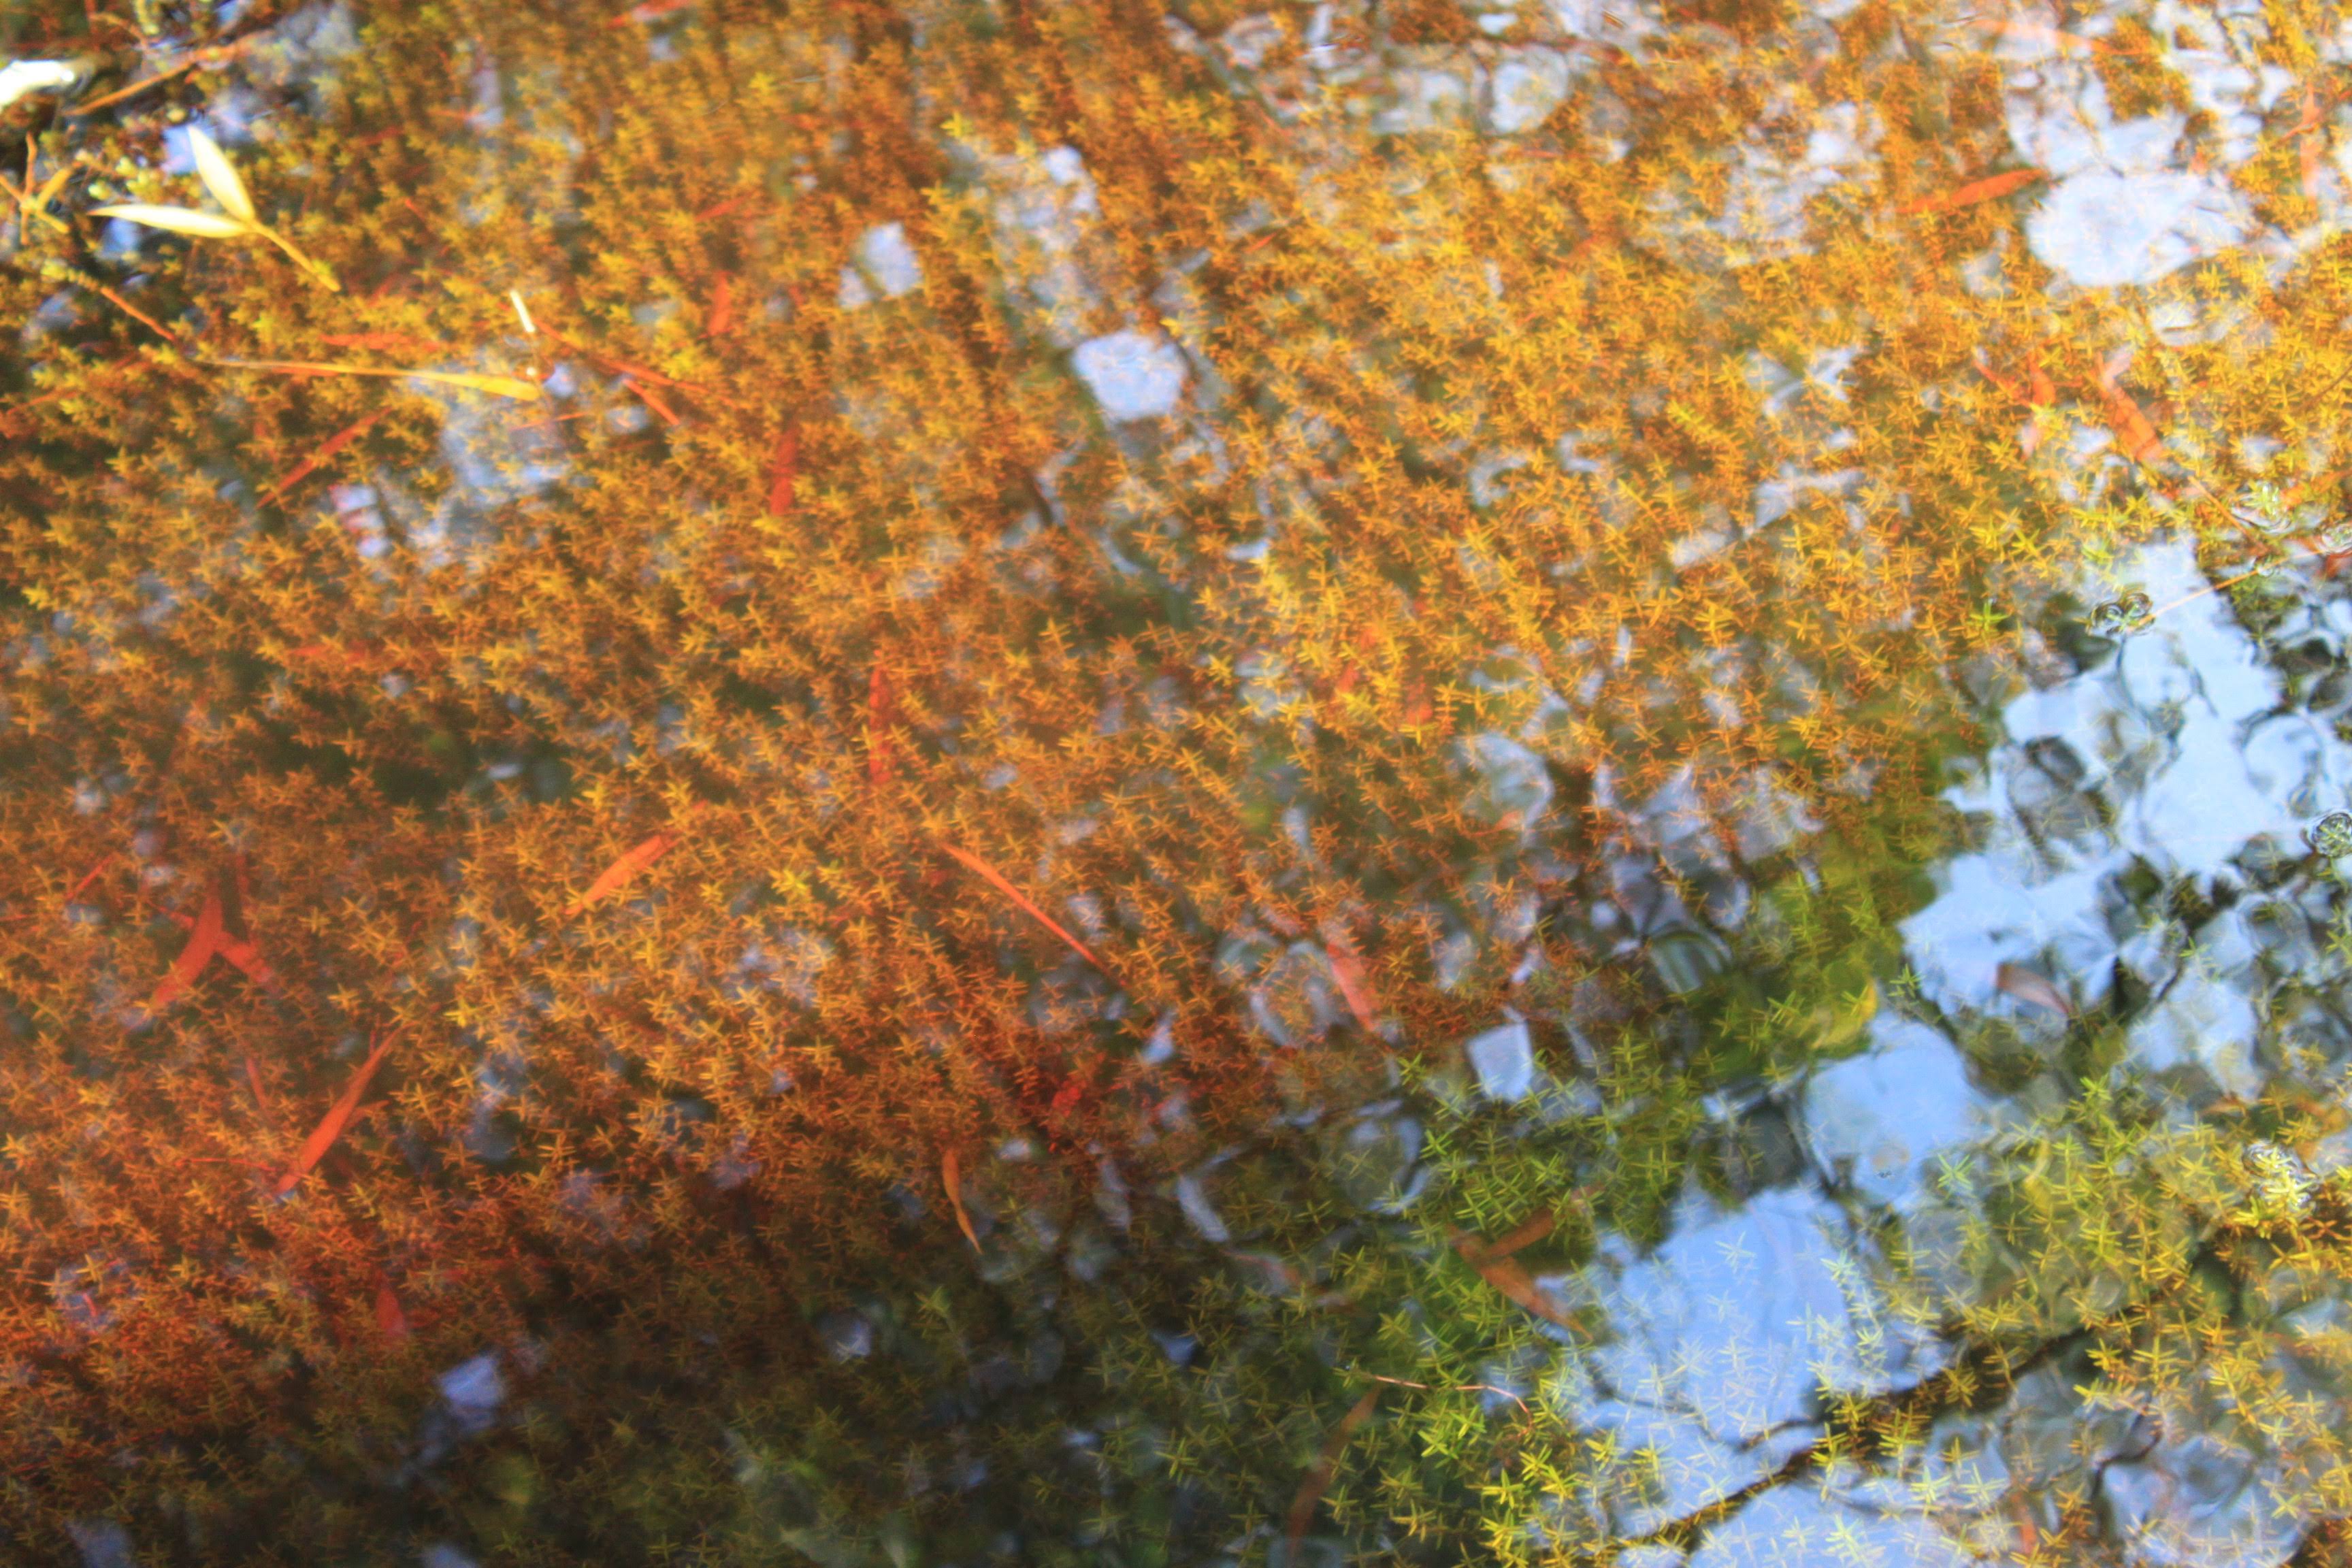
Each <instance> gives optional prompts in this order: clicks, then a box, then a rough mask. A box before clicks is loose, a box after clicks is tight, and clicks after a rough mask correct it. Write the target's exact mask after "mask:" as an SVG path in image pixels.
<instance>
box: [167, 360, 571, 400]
mask: <svg viewBox="0 0 2352 1568" xmlns="http://www.w3.org/2000/svg"><path fill="white" fill-rule="evenodd" d="M206 363H211V364H220V365H227V366H229V367H230V368H231V369H234V370H271V371H278V372H279V373H281V374H289V375H388V376H393V377H396V378H405V377H410V376H414V377H415V379H417V380H418V381H430V382H437V383H439V384H442V385H444V386H462V387H465V388H467V390H468V391H472V392H488V393H494V394H496V395H498V396H500V397H511V398H514V399H516V400H517V401H519V402H525V403H528V402H530V401H532V400H534V399H536V398H540V397H543V396H545V395H546V394H544V393H543V392H541V390H540V388H539V385H538V384H537V383H535V382H529V381H521V380H519V379H517V378H516V377H514V376H511V375H473V374H467V373H466V372H463V371H443V370H398V369H394V368H393V367H390V366H386V365H372V364H314V363H311V362H310V361H308V360H290V359H289V360H278V359H216V360H210V361H207V362H206Z"/></svg>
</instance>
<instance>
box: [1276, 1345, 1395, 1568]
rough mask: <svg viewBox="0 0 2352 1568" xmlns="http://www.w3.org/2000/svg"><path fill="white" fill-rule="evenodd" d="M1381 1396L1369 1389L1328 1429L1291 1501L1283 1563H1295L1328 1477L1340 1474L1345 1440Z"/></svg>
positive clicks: (1363, 1421) (1370, 1411)
mask: <svg viewBox="0 0 2352 1568" xmlns="http://www.w3.org/2000/svg"><path fill="white" fill-rule="evenodd" d="M1380 1397H1381V1391H1380V1389H1379V1388H1378V1387H1377V1386H1375V1387H1373V1388H1371V1389H1370V1390H1368V1391H1367V1392H1366V1393H1365V1394H1364V1396H1363V1397H1362V1398H1361V1399H1359V1400H1357V1401H1356V1403H1355V1404H1353V1405H1349V1407H1348V1413H1347V1414H1346V1415H1342V1416H1340V1417H1339V1425H1338V1426H1334V1427H1333V1428H1331V1435H1330V1436H1328V1437H1326V1438H1324V1439H1323V1452H1322V1453H1321V1454H1320V1455H1318V1457H1317V1458H1316V1460H1315V1463H1314V1465H1313V1466H1312V1467H1310V1468H1308V1470H1307V1479H1304V1480H1302V1481H1300V1482H1299V1483H1298V1495H1297V1496H1296V1497H1294V1498H1292V1499H1291V1500H1290V1519H1289V1521H1288V1529H1287V1531H1286V1539H1287V1541H1288V1543H1289V1550H1288V1551H1287V1552H1285V1553H1284V1554H1283V1559H1282V1560H1283V1561H1284V1562H1285V1563H1296V1562H1297V1561H1298V1543H1299V1542H1302V1541H1304V1540H1306V1539H1307V1526H1308V1525H1309V1524H1311V1523H1313V1522H1314V1520H1315V1505H1316V1504H1317V1503H1318V1502H1321V1501H1322V1500H1323V1494H1324V1493H1325V1492H1327V1491H1328V1490H1329V1489H1330V1488H1331V1478H1332V1477H1333V1476H1334V1475H1336V1474H1338V1473H1339V1456H1340V1454H1341V1453H1343V1452H1344V1451H1346V1449H1347V1447H1348V1439H1349V1438H1350V1437H1352V1436H1355V1435H1356V1428H1357V1427H1359V1426H1362V1425H1363V1424H1364V1423H1365V1422H1367V1421H1369V1420H1370V1419H1371V1418H1372V1406H1373V1405H1377V1404H1378V1403H1379V1402H1380Z"/></svg>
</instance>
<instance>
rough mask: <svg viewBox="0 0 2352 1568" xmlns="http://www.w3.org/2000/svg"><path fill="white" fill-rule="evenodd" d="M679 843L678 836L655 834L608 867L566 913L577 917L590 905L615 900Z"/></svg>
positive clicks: (573, 902) (673, 834) (574, 901)
mask: <svg viewBox="0 0 2352 1568" xmlns="http://www.w3.org/2000/svg"><path fill="white" fill-rule="evenodd" d="M676 843H677V834H675V833H656V834H655V835H654V836H653V837H651V838H648V839H646V841H645V842H644V843H642V844H640V845H638V846H637V847H635V848H634V849H632V850H630V851H628V852H627V853H626V854H625V855H623V856H622V857H621V858H619V859H617V860H615V861H614V862H613V863H612V864H611V865H609V866H607V867H605V868H604V871H603V872H602V873H601V874H600V875H599V876H598V877H597V879H595V880H594V881H593V882H591V883H589V884H588V890H587V891H586V892H584V893H583V894H581V895H580V897H579V898H578V899H576V900H573V901H572V907H571V908H570V909H568V910H564V911H563V912H564V913H565V914H567V915H576V914H578V913H579V912H580V911H581V910H584V909H586V908H587V907H588V906H589V905H591V904H593V903H598V902H601V901H602V900H605V899H609V898H611V897H612V896H613V895H614V893H616V892H619V891H620V890H621V889H623V888H624V887H626V886H627V885H628V883H629V880H630V879H631V878H633V877H635V875H636V874H637V873H638V872H640V871H642V870H644V869H645V868H646V867H648V866H650V865H652V864H653V863H654V862H655V861H656V860H658V859H660V858H662V857H663V856H664V855H667V854H668V853H669V850H670V847H671V846H672V845H674V844H676Z"/></svg>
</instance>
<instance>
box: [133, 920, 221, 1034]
mask: <svg viewBox="0 0 2352 1568" xmlns="http://www.w3.org/2000/svg"><path fill="white" fill-rule="evenodd" d="M222 934H223V932H222V930H221V901H220V894H219V893H217V892H211V891H208V892H206V893H205V903H204V908H203V909H202V910H200V911H198V913H197V915H196V918H195V919H194V921H191V922H189V927H188V945H187V946H185V947H184V948H182V949H181V950H180V956H179V957H177V958H175V959H173V961H172V967H171V970H170V972H169V973H166V974H165V975H164V976H163V983H162V984H159V985H157V986H156V987H155V994H153V995H152V996H150V997H149V998H148V999H147V1010H148V1011H149V1012H151V1013H152V1012H153V1011H154V1010H155V1009H157V1008H158V1007H161V1006H163V1004H165V1003H166V1002H169V1001H171V1000H172V998H173V997H174V996H177V995H179V994H180V993H182V992H183V991H185V990H186V989H187V988H188V987H189V986H191V985H193V984H195V979H196V976H197V975H199V974H202V973H204V972H205V964H207V963H211V962H212V961H213V954H214V953H215V952H218V951H220V943H221V937H222Z"/></svg>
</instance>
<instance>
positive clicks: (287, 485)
mask: <svg viewBox="0 0 2352 1568" xmlns="http://www.w3.org/2000/svg"><path fill="white" fill-rule="evenodd" d="M385 413H386V410H384V409H382V408H379V409H377V410H376V411H375V412H374V413H373V414H371V415H368V416H366V417H365V418H362V419H359V420H356V421H354V422H353V423H352V424H350V425H346V426H343V428H341V430H338V431H336V432H335V433H334V434H333V435H332V436H330V437H327V439H326V441H325V443H324V444H323V445H321V446H320V448H319V449H318V450H317V451H315V452H313V453H311V454H310V456H309V457H307V458H303V459H302V460H301V461H300V462H299V463H297V464H295V465H294V466H293V467H292V468H289V469H288V470H287V471H286V472H285V473H284V474H283V475H281V476H280V477H279V478H278V481H277V483H275V484H273V485H271V486H270V487H269V488H268V489H266V490H264V491H262V492H261V499H262V500H266V501H270V500H277V499H278V497H279V496H282V495H284V494H285V493H286V492H287V491H288V490H290V489H293V488H294V487H295V486H296V485H298V484H299V483H301V482H302V480H304V479H307V478H309V477H310V473H311V470H313V469H315V468H318V466H319V465H320V464H321V463H323V462H325V461H326V460H327V459H328V458H331V457H333V456H334V455H335V454H336V453H338V452H340V451H341V450H342V449H343V448H344V447H348V446H350V445H351V444H352V442H354V441H356V440H358V439H359V438H360V437H362V436H364V435H366V434H367V433H368V432H369V431H370V430H372V429H373V428H374V427H375V423H376V421H377V420H379V419H381V418H383V416H384V414H385Z"/></svg>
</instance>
